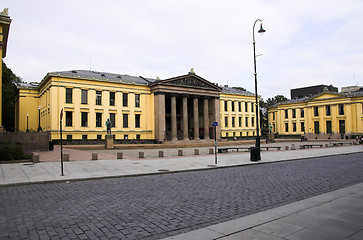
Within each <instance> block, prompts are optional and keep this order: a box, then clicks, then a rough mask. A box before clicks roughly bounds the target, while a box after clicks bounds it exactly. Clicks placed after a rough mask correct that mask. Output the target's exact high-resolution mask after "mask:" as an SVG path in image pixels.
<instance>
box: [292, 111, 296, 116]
mask: <svg viewBox="0 0 363 240" xmlns="http://www.w3.org/2000/svg"><path fill="white" fill-rule="evenodd" d="M292 118H296V109H292Z"/></svg>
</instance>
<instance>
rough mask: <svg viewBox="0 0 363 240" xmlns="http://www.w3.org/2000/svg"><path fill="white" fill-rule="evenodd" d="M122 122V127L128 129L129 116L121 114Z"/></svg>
mask: <svg viewBox="0 0 363 240" xmlns="http://www.w3.org/2000/svg"><path fill="white" fill-rule="evenodd" d="M122 120H123V127H124V128H128V127H129V115H128V114H125V113H124V114H122Z"/></svg>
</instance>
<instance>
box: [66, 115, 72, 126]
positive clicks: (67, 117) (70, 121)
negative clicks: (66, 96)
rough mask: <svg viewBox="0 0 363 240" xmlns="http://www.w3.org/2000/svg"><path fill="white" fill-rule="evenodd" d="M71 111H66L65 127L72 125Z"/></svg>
mask: <svg viewBox="0 0 363 240" xmlns="http://www.w3.org/2000/svg"><path fill="white" fill-rule="evenodd" d="M72 123H73V112H69V111H66V127H72Z"/></svg>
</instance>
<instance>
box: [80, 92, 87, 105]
mask: <svg viewBox="0 0 363 240" xmlns="http://www.w3.org/2000/svg"><path fill="white" fill-rule="evenodd" d="M81 104H88V91H87V90H84V89H82V92H81Z"/></svg>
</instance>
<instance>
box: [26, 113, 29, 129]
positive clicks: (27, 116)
mask: <svg viewBox="0 0 363 240" xmlns="http://www.w3.org/2000/svg"><path fill="white" fill-rule="evenodd" d="M26 131H27V132H29V113H27V114H26Z"/></svg>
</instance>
